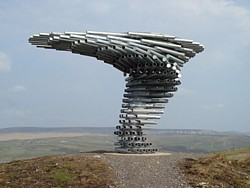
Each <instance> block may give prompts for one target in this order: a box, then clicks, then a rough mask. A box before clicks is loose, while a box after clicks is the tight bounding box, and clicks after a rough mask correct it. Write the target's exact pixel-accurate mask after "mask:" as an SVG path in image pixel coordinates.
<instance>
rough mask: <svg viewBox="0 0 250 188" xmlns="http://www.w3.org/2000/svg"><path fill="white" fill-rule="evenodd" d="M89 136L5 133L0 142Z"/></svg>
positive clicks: (80, 134)
mask: <svg viewBox="0 0 250 188" xmlns="http://www.w3.org/2000/svg"><path fill="white" fill-rule="evenodd" d="M84 135H89V133H76V132H72V133H65V132H58V133H57V132H54V133H52V132H48V133H5V134H0V141H7V140H30V139H39V138H55V137H76V136H84Z"/></svg>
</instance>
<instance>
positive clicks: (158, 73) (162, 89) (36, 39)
mask: <svg viewBox="0 0 250 188" xmlns="http://www.w3.org/2000/svg"><path fill="white" fill-rule="evenodd" d="M29 42H30V43H31V44H33V45H36V46H37V47H40V48H48V49H51V48H52V49H56V50H63V51H71V52H72V53H76V54H80V55H86V56H92V57H96V58H97V59H98V60H102V61H104V63H107V64H110V65H112V66H113V67H115V68H116V69H118V70H120V71H122V72H123V73H124V76H126V79H125V81H126V82H127V83H126V89H125V90H124V91H125V94H124V99H123V104H122V109H121V114H120V118H121V120H120V121H119V123H120V125H119V126H116V129H117V131H115V132H114V134H115V135H117V136H118V142H115V145H116V146H117V147H116V148H115V149H116V151H118V152H123V153H154V152H156V151H157V149H156V148H153V147H152V143H151V142H148V141H147V137H146V136H145V132H144V130H145V129H147V128H150V127H147V126H145V125H153V124H157V122H156V120H157V119H160V117H161V116H160V115H161V114H163V109H164V108H165V103H167V102H168V98H170V97H172V96H173V94H172V92H175V91H177V87H176V86H177V85H179V84H181V82H180V77H181V74H180V71H181V68H182V67H183V65H184V64H185V63H186V62H187V61H188V60H189V59H190V58H192V57H194V56H195V55H196V53H199V52H202V51H203V50H204V47H203V46H202V45H201V44H199V43H197V42H193V41H192V40H186V39H180V38H177V37H175V36H170V35H165V34H159V33H146V32H126V33H110V32H96V31H87V32H86V33H81V32H64V33H56V32H52V33H40V34H38V35H33V36H31V37H30V38H29ZM127 75H128V76H127Z"/></svg>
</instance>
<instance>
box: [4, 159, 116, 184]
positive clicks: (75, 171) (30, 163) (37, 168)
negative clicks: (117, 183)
mask: <svg viewBox="0 0 250 188" xmlns="http://www.w3.org/2000/svg"><path fill="white" fill-rule="evenodd" d="M114 178H115V173H114V171H113V170H112V168H111V167H110V166H109V164H108V163H107V162H106V161H104V160H103V159H100V158H96V157H90V156H89V157H87V156H81V157H79V156H66V155H57V156H47V157H40V158H34V159H29V160H23V161H20V160H19V161H13V162H10V163H6V164H0V187H16V188H19V187H20V188H23V187H30V188H33V187H34V188H35V187H40V188H47V187H85V188H99V187H103V188H108V187H109V186H110V185H112V184H113V180H114Z"/></svg>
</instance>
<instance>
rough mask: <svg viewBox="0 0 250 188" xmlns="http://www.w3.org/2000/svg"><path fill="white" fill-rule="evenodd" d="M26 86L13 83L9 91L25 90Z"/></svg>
mask: <svg viewBox="0 0 250 188" xmlns="http://www.w3.org/2000/svg"><path fill="white" fill-rule="evenodd" d="M25 90H26V88H25V87H24V86H23V85H15V86H14V87H13V88H11V89H10V90H9V91H10V92H14V93H19V92H23V91H25Z"/></svg>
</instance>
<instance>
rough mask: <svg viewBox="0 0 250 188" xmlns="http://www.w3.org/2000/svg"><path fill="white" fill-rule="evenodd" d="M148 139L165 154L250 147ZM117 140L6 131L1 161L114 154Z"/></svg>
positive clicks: (66, 132) (234, 142)
mask: <svg viewBox="0 0 250 188" xmlns="http://www.w3.org/2000/svg"><path fill="white" fill-rule="evenodd" d="M72 130H73V131H75V132H72ZM56 131H58V132H56ZM70 131H71V132H70ZM105 131H106V132H105ZM107 132H108V133H107ZM148 139H149V140H150V141H152V142H153V144H154V145H155V146H156V147H158V148H160V149H161V150H163V151H180V152H201V153H208V152H215V151H224V150H228V149H233V148H239V147H247V146H250V136H246V135H240V134H227V135H195V134H191V135H188V134H184V135H176V134H156V131H154V132H152V134H151V133H150V134H149V135H148ZM115 141H116V136H114V135H112V130H111V129H110V130H109V129H103V130H101V129H87V130H85V129H84V130H81V131H80V130H79V129H72V128H70V129H69V128H67V129H66V128H64V129H59V130H56V129H55V130H54V129H53V131H52V130H51V129H39V130H37V129H27V130H22V129H21V130H15V131H14V132H13V131H10V130H7V131H5V132H4V133H3V132H2V133H0V162H4V161H12V160H18V159H26V158H33V157H39V156H46V155H55V154H65V153H79V152H89V151H96V150H109V151H113V150H114V145H113V143H114V142H115Z"/></svg>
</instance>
